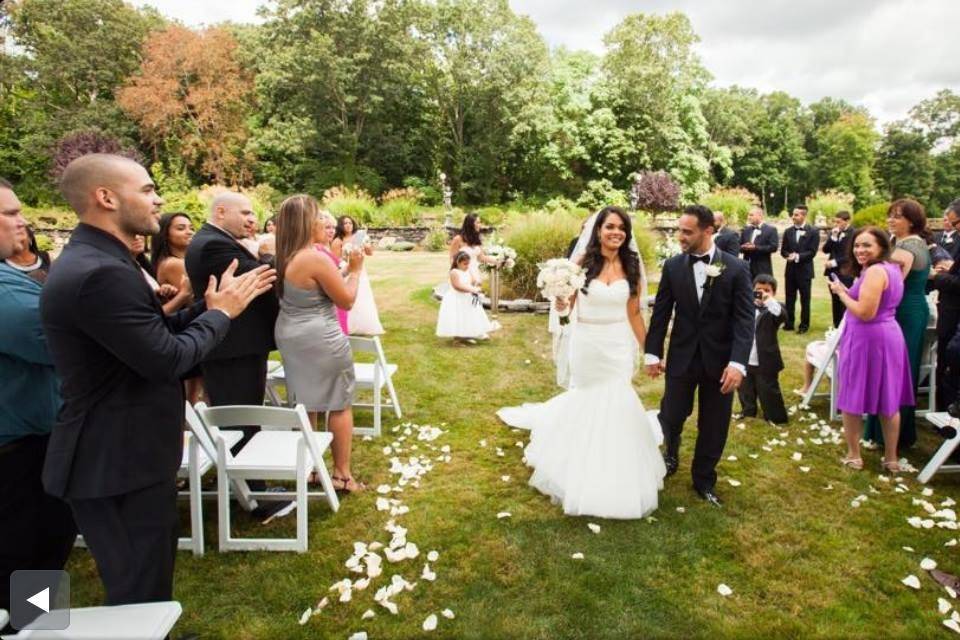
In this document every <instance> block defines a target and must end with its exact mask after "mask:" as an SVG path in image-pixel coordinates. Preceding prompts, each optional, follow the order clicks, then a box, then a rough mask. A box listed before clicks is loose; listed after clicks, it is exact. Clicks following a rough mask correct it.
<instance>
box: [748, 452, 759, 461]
mask: <svg viewBox="0 0 960 640" xmlns="http://www.w3.org/2000/svg"><path fill="white" fill-rule="evenodd" d="M747 457H748V458H753V459H754V460H756V459H757V458H759V457H760V454H759V453H748V454H747Z"/></svg>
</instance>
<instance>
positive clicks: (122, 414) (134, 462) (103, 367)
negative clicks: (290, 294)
mask: <svg viewBox="0 0 960 640" xmlns="http://www.w3.org/2000/svg"><path fill="white" fill-rule="evenodd" d="M60 190H61V192H62V193H63V196H64V198H65V199H66V200H67V202H68V203H69V204H70V206H71V207H72V208H73V209H74V210H75V211H76V213H77V216H78V217H79V219H80V224H79V225H78V226H77V228H76V229H75V230H74V232H73V235H72V236H71V238H70V243H69V244H68V245H67V246H66V248H65V249H64V250H63V253H62V254H61V255H60V258H59V259H58V260H57V261H56V262H55V263H54V265H53V268H52V269H51V270H50V276H49V278H48V279H47V282H46V284H45V285H44V288H43V292H42V294H41V301H40V312H41V317H42V319H43V327H44V332H45V334H46V337H47V343H48V345H49V349H50V355H51V357H52V359H53V362H54V365H55V366H56V370H57V374H58V375H59V376H60V379H61V382H62V395H63V407H62V409H61V411H60V414H59V416H58V418H57V423H56V425H55V426H54V428H53V431H52V433H51V436H50V443H49V445H48V447H47V455H46V460H45V463H44V469H43V484H44V487H45V489H46V490H47V492H48V493H49V494H51V495H54V496H57V497H62V498H65V499H66V500H67V502H68V503H69V504H70V507H71V508H72V510H73V514H74V517H75V518H76V522H77V525H78V527H79V529H80V532H81V533H82V534H83V535H84V538H85V539H86V542H87V546H88V547H89V548H90V551H91V553H92V554H93V557H94V559H95V560H96V562H97V568H98V570H99V572H100V577H101V579H102V580H103V584H104V587H105V590H106V594H107V598H106V601H107V604H108V605H118V604H127V603H135V602H150V601H161V600H170V599H171V598H172V595H173V564H174V556H175V551H176V546H177V529H178V517H177V508H176V497H177V487H176V476H177V470H178V469H179V467H180V459H181V454H182V448H183V410H184V395H183V383H182V382H181V379H180V378H181V376H182V375H183V374H184V373H186V372H187V371H189V370H190V369H191V368H192V367H194V366H195V365H196V364H197V363H198V362H200V360H201V359H203V357H204V356H206V355H207V354H208V353H209V352H210V351H211V350H212V349H213V348H214V346H216V344H217V343H218V342H219V341H220V340H222V339H223V337H224V336H225V335H226V333H227V330H228V329H229V327H230V319H231V318H233V317H236V316H237V315H238V314H239V313H240V312H241V311H243V309H244V308H246V306H247V304H249V302H250V301H251V300H253V299H254V297H256V296H258V295H260V294H262V293H265V292H266V291H269V289H270V288H271V287H272V283H273V280H274V278H275V274H273V273H264V272H265V271H266V269H265V270H264V271H263V272H254V273H251V274H249V275H247V276H241V277H237V278H234V277H233V271H234V269H235V268H236V265H231V266H230V268H228V269H227V270H226V271H225V272H224V273H223V276H222V278H221V279H220V285H219V289H218V287H217V283H216V279H215V278H211V279H210V281H209V283H207V284H206V286H204V287H198V288H197V289H195V291H196V292H197V294H198V297H201V296H200V294H202V297H201V299H200V301H199V302H197V303H196V304H194V305H193V306H191V307H189V308H187V309H184V310H183V311H180V312H179V313H177V314H175V315H172V316H166V315H165V314H164V313H163V309H162V307H161V305H160V301H159V299H158V298H157V296H156V294H155V293H154V292H153V290H152V289H151V288H150V286H149V285H148V284H147V282H146V280H145V279H144V277H143V274H142V273H141V271H140V267H139V266H138V265H137V263H136V262H134V260H133V258H132V257H131V253H130V250H131V247H132V245H133V243H134V242H135V239H136V236H137V235H150V234H154V233H156V232H157V231H158V230H159V224H158V221H159V217H160V205H161V204H162V203H163V200H162V199H161V198H160V197H159V196H158V195H157V193H156V191H155V187H154V184H153V182H152V181H151V180H150V177H149V176H148V175H147V172H146V170H144V168H143V167H141V166H140V165H139V164H137V163H136V162H134V161H132V160H129V159H127V158H122V157H120V156H114V155H107V154H90V155H86V156H82V157H80V158H78V159H76V160H74V161H73V162H71V163H70V164H69V165H68V166H67V168H66V170H64V172H63V176H62V178H61V179H60ZM204 292H205V293H204Z"/></svg>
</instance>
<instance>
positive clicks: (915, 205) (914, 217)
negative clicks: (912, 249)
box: [887, 198, 933, 244]
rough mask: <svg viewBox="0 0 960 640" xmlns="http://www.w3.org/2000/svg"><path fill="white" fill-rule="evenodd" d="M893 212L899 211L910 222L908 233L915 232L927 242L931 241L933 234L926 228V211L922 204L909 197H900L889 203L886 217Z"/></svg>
mask: <svg viewBox="0 0 960 640" xmlns="http://www.w3.org/2000/svg"><path fill="white" fill-rule="evenodd" d="M894 213H899V214H900V215H901V216H903V218H904V219H905V220H906V221H907V222H909V223H910V233H915V234H917V235H918V236H920V237H921V238H922V239H923V241H924V242H925V243H927V244H930V243H931V242H933V236H932V235H931V233H930V230H929V229H927V212H926V211H925V210H924V208H923V205H922V204H920V203H919V202H917V201H916V200H911V199H910V198H900V199H899V200H894V201H893V203H891V205H890V208H889V209H887V217H890V216H892V215H893V214H894Z"/></svg>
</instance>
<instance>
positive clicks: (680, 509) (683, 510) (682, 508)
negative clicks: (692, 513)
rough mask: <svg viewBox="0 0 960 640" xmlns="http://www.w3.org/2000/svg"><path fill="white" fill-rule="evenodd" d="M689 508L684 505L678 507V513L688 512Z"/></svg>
mask: <svg viewBox="0 0 960 640" xmlns="http://www.w3.org/2000/svg"><path fill="white" fill-rule="evenodd" d="M686 512H687V510H686V509H685V508H684V507H677V513H686Z"/></svg>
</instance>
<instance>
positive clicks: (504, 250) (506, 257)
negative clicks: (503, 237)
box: [480, 243, 517, 271]
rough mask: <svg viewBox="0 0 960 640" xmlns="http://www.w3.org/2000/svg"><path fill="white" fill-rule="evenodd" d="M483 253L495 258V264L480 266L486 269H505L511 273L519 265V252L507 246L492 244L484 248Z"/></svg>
mask: <svg viewBox="0 0 960 640" xmlns="http://www.w3.org/2000/svg"><path fill="white" fill-rule="evenodd" d="M483 253H484V254H485V255H486V256H487V257H488V258H493V260H494V262H493V263H489V264H488V263H486V262H484V263H482V264H481V265H480V266H481V267H482V268H484V269H503V270H504V271H510V270H511V269H513V267H514V266H516V264H517V252H516V251H515V250H514V249H512V248H511V247H508V246H507V245H505V244H499V243H495V244H491V245H488V246H486V247H484V248H483Z"/></svg>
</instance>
